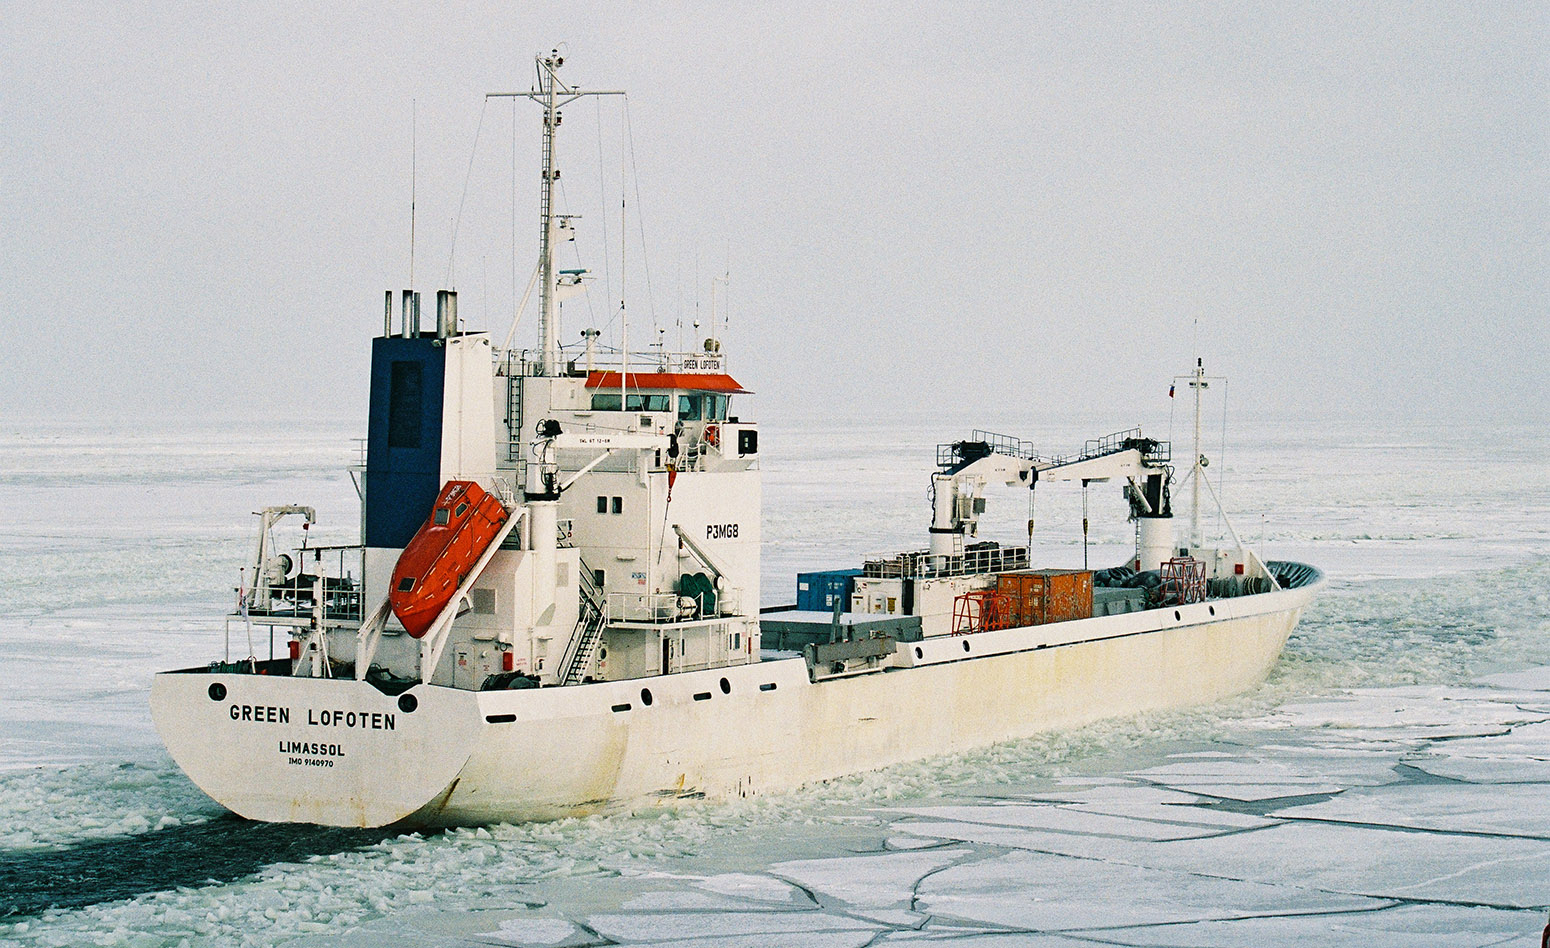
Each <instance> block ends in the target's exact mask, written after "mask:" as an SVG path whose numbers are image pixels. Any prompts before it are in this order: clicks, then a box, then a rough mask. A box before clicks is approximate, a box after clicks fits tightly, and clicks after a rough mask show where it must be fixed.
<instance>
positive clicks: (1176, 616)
mask: <svg viewBox="0 0 1550 948" xmlns="http://www.w3.org/2000/svg"><path fill="white" fill-rule="evenodd" d="M1173 618H1174V621H1178V620H1180V619H1183V618H1184V617H1183V616H1182V615H1180V614H1179V610H1177V609H1175V610H1173Z"/></svg>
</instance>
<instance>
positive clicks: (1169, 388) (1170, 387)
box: [1168, 385, 1173, 398]
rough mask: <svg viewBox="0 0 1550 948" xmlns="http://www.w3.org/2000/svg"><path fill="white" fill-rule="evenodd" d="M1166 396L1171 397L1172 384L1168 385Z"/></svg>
mask: <svg viewBox="0 0 1550 948" xmlns="http://www.w3.org/2000/svg"><path fill="white" fill-rule="evenodd" d="M1168 397H1169V398H1172V397H1173V386H1172V385H1170V386H1168Z"/></svg>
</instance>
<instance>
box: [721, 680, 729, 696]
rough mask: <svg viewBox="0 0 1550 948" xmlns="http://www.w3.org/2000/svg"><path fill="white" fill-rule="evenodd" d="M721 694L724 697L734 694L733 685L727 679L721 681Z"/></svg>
mask: <svg viewBox="0 0 1550 948" xmlns="http://www.w3.org/2000/svg"><path fill="white" fill-rule="evenodd" d="M721 693H722V694H724V695H729V694H731V693H732V683H731V682H730V681H727V680H726V679H725V678H723V679H721Z"/></svg>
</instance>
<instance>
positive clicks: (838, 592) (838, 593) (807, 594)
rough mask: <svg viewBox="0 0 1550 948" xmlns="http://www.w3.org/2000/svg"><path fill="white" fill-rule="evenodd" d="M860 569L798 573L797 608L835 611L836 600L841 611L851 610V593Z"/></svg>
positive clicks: (812, 610)
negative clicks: (839, 604) (839, 603)
mask: <svg viewBox="0 0 1550 948" xmlns="http://www.w3.org/2000/svg"><path fill="white" fill-rule="evenodd" d="M860 575H861V570H859V569H826V570H821V571H819V572H816V573H798V574H797V608H798V609H800V610H802V611H804V612H833V611H834V601H835V600H836V599H838V600H839V601H840V602H841V603H842V605H841V606H840V611H842V612H849V611H850V594H851V593H852V592H854V591H855V588H856V577H857V576H860Z"/></svg>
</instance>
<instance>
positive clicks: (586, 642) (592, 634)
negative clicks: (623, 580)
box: [559, 560, 608, 685]
mask: <svg viewBox="0 0 1550 948" xmlns="http://www.w3.org/2000/svg"><path fill="white" fill-rule="evenodd" d="M578 562H579V565H580V567H581V568H580V573H581V581H580V582H579V583H578V584H577V585H578V586H579V587H580V590H581V617H580V618H578V619H577V620H576V631H575V633H574V634H572V635H571V638H570V643H569V645H568V646H567V647H566V655H565V657H564V659H563V661H562V663H561V666H560V674H559V679H560V684H562V685H576V684H580V683H581V680H582V678H583V676H584V675H585V674H586V671H587V669H588V668H590V667H592V656H593V655H594V654H596V652H597V648H598V646H599V645H600V644H602V641H603V628H604V627H605V626H606V625H607V624H608V621H607V619H608V616H607V613H606V611H605V610H604V600H603V591H602V590H601V589H599V588H598V586H597V584H596V583H595V582H593V580H592V577H593V576H594V575H595V574H594V573H593V572H592V570H591V569H589V568H588V567H587V564H586V562H585V561H584V560H578Z"/></svg>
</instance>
